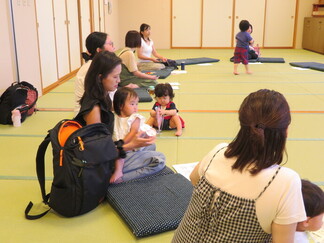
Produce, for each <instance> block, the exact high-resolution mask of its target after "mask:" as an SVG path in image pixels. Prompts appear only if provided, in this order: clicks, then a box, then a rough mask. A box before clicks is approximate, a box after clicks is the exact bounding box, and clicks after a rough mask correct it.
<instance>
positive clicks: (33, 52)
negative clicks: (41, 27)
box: [12, 0, 42, 95]
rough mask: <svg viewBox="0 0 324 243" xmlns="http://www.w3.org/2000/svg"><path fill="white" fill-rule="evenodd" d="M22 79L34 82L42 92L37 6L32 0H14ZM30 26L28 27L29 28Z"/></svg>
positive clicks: (20, 75)
mask: <svg viewBox="0 0 324 243" xmlns="http://www.w3.org/2000/svg"><path fill="white" fill-rule="evenodd" d="M12 8H13V15H14V23H15V36H16V46H17V56H18V68H19V78H20V81H27V82H29V83H31V84H33V85H34V86H35V87H36V88H37V90H38V92H39V94H40V95H41V94H42V84H41V75H40V74H41V72H40V63H39V51H38V39H37V29H36V7H35V2H34V1H32V0H27V1H14V0H13V1H12ZM27 27H28V28H27Z"/></svg>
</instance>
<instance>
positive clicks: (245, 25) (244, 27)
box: [239, 20, 250, 32]
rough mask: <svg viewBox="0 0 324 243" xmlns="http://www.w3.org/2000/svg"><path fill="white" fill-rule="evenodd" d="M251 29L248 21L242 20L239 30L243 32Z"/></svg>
mask: <svg viewBox="0 0 324 243" xmlns="http://www.w3.org/2000/svg"><path fill="white" fill-rule="evenodd" d="M249 27H250V23H249V21H247V20H241V22H240V24H239V28H240V30H241V31H242V32H244V31H247V30H248V29H249Z"/></svg>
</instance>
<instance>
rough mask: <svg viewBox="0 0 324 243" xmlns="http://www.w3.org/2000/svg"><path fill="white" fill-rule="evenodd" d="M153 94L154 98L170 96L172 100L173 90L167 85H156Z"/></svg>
mask: <svg viewBox="0 0 324 243" xmlns="http://www.w3.org/2000/svg"><path fill="white" fill-rule="evenodd" d="M154 94H155V97H162V96H170V99H171V100H172V99H173V98H174V93H173V89H172V86H171V85H170V84H169V83H165V84H163V83H159V84H157V85H156V86H155V89H154Z"/></svg>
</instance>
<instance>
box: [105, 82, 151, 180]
mask: <svg viewBox="0 0 324 243" xmlns="http://www.w3.org/2000/svg"><path fill="white" fill-rule="evenodd" d="M138 101H139V98H138V95H137V93H136V92H135V91H134V89H131V88H127V87H122V88H119V89H118V90H117V91H116V93H115V95H114V101H113V105H114V111H115V122H114V134H113V140H114V141H118V140H120V139H122V140H123V142H124V143H126V144H127V143H129V142H130V141H131V140H132V139H133V137H134V136H136V134H137V133H138V131H143V132H145V133H144V135H145V136H155V135H156V131H155V129H154V128H152V127H150V126H149V125H147V124H145V117H144V116H142V115H140V114H138V113H137V112H138ZM154 146H155V145H154ZM123 166H124V159H121V158H119V159H118V160H116V162H115V170H114V173H113V174H112V176H111V178H110V183H117V182H120V179H121V178H122V176H123Z"/></svg>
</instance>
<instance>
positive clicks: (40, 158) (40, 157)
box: [25, 134, 51, 219]
mask: <svg viewBox="0 0 324 243" xmlns="http://www.w3.org/2000/svg"><path fill="white" fill-rule="evenodd" d="M50 141H51V138H50V135H49V134H48V135H47V136H46V137H45V138H44V140H43V142H42V143H41V144H40V145H39V147H38V150H37V155H36V172H37V178H38V182H39V186H40V189H41V193H42V198H43V202H42V203H41V205H42V207H41V208H39V205H38V206H37V208H38V209H37V210H38V212H37V214H33V215H30V211H31V210H32V209H35V208H36V206H34V204H33V203H32V202H29V204H28V205H27V207H26V210H25V217H26V218H27V219H38V218H41V217H43V216H44V215H45V214H46V213H47V212H48V211H49V210H50V209H51V208H50V207H49V206H48V205H47V203H48V199H49V194H47V195H46V191H45V153H46V149H47V147H48V144H49V143H50ZM37 210H36V211H37Z"/></svg>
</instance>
